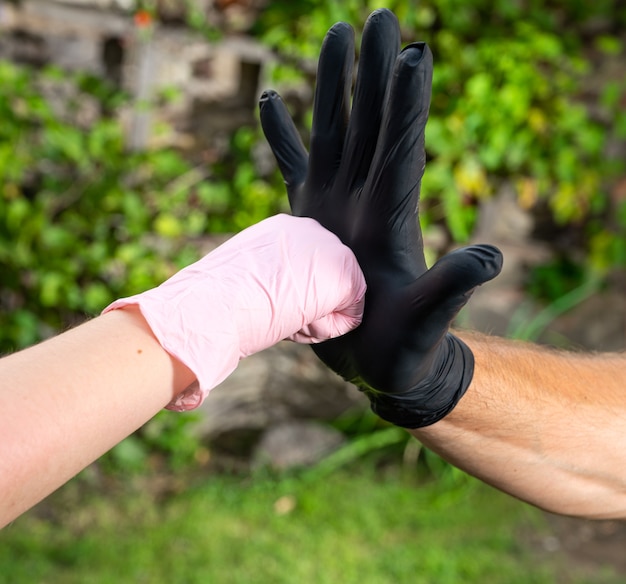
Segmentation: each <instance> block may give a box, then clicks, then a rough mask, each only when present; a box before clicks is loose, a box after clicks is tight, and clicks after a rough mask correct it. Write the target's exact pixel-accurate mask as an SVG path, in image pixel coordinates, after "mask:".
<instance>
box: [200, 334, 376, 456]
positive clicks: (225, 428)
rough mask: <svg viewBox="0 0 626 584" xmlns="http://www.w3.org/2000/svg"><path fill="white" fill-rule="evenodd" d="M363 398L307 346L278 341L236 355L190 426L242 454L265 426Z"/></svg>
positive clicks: (318, 415) (359, 404) (326, 416)
mask: <svg viewBox="0 0 626 584" xmlns="http://www.w3.org/2000/svg"><path fill="white" fill-rule="evenodd" d="M368 404H369V402H368V401H367V398H366V397H365V396H364V395H363V394H361V393H360V392H359V391H358V390H357V389H356V388H355V387H354V386H352V385H351V384H349V383H346V382H345V381H343V380H342V379H341V378H340V377H339V376H337V375H336V374H335V373H333V372H332V371H330V370H329V369H328V368H326V366H324V365H323V364H322V363H321V362H320V361H319V360H318V358H317V357H316V356H315V354H314V353H313V351H312V350H311V349H310V347H307V346H304V345H298V344H296V343H291V342H288V341H284V342H282V343H279V344H278V345H276V346H274V347H271V348H270V349H267V350H265V351H262V352H261V353H257V354H255V355H252V356H250V357H248V358H246V359H244V360H242V361H241V363H240V364H239V367H238V368H237V369H236V370H235V371H234V373H233V374H232V375H231V376H230V377H228V379H226V380H225V381H224V382H223V383H221V384H220V385H219V386H218V387H216V388H215V389H213V390H212V391H211V393H210V394H209V396H208V397H207V399H206V400H205V402H204V403H203V404H202V406H201V407H200V408H199V410H198V411H199V412H200V414H201V420H200V421H199V423H198V425H197V427H196V431H197V432H198V433H199V434H200V436H201V437H202V438H203V439H204V440H206V441H208V442H209V443H210V444H211V445H212V446H213V447H214V448H216V449H218V450H221V451H225V452H227V453H229V454H231V455H239V456H247V455H249V454H250V453H251V452H252V451H253V450H254V448H255V447H256V444H257V442H258V441H259V440H260V439H261V437H262V436H263V435H264V434H265V432H266V431H267V429H268V428H272V427H275V426H277V425H280V424H283V423H286V422H290V423H291V422H294V421H297V420H300V421H302V420H318V421H328V420H333V419H335V418H337V417H338V416H339V415H341V414H343V413H345V412H346V411H348V410H351V409H355V410H356V411H358V410H365V409H366V408H367V407H369V405H368Z"/></svg>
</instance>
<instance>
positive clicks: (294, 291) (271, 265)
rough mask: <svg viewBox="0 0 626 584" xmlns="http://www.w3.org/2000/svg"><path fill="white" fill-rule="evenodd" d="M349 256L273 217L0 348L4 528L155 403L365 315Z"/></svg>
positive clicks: (312, 231)
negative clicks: (140, 286)
mask: <svg viewBox="0 0 626 584" xmlns="http://www.w3.org/2000/svg"><path fill="white" fill-rule="evenodd" d="M364 294H365V280H364V278H363V274H362V272H361V270H360V268H359V265H358V263H357V261H356V258H355V257H354V254H353V253H352V252H351V251H350V250H349V249H348V248H347V247H346V246H345V245H343V244H342V243H341V242H340V241H339V239H338V238H337V237H336V236H335V235H333V234H332V233H330V232H328V231H326V230H325V229H324V228H322V227H321V226H320V225H319V224H318V223H317V222H316V221H314V220H312V219H305V218H297V217H289V216H286V215H277V216H275V217H271V218H269V219H266V220H264V221H261V222H260V223H258V224H256V225H254V226H252V227H250V228H248V229H246V230H244V231H242V232H241V233H239V234H237V235H236V236H234V237H233V238H231V239H230V240H228V241H227V242H226V243H224V244H223V245H221V246H220V247H218V248H217V249H216V250H214V251H213V252H211V253H210V254H209V255H207V256H205V257H204V258H202V259H201V260H200V261H198V262H196V263H195V264H192V265H191V266H188V267H187V268H185V269H184V270H181V271H180V272H178V273H177V274H175V275H174V276H172V277H171V278H170V279H169V280H167V281H166V282H164V283H163V284H161V285H160V286H158V287H157V288H153V289H152V290H148V291H146V292H144V293H142V294H138V295H136V296H132V297H130V298H125V299H121V300H118V301H116V302H115V303H113V304H112V305H111V306H109V307H108V308H107V309H106V310H107V312H106V313H105V314H104V315H102V316H100V317H98V318H95V319H94V320H92V321H90V322H88V323H86V324H84V325H82V326H79V327H77V328H76V329H73V330H70V331H68V332H66V333H64V334H62V335H59V336H58V337H55V338H53V339H50V340H48V341H46V342H44V343H41V344H40V345H37V346H34V347H32V348H30V349H26V350H24V351H21V352H19V353H15V354H14V355H11V356H9V357H5V358H3V359H0V527H1V526H3V525H5V524H6V523H7V522H9V521H11V520H12V519H14V518H15V517H17V516H18V515H19V514H20V513H22V512H23V511H25V510H26V509H28V508H29V507H31V506H32V505H34V504H35V503H37V502H38V501H40V500H41V499H43V498H44V497H45V496H46V495H48V494H49V493H51V492H52V491H53V490H55V489H56V488H57V487H59V486H61V485H62V484H63V483H64V482H65V481H67V480H68V479H70V478H71V477H72V476H74V475H75V474H76V473H77V472H79V471H80V470H81V469H83V468H84V467H85V466H86V465H88V464H89V463H90V462H92V461H94V460H95V459H96V458H98V457H99V456H100V455H101V454H103V453H104V452H106V451H107V450H108V449H109V448H111V447H112V446H114V445H115V444H117V443H118V442H119V441H120V440H122V439H123V438H125V437H126V436H128V435H129V434H130V433H132V432H133V431H135V430H136V429H137V428H139V427H140V426H141V425H142V424H144V423H145V422H147V421H148V420H149V419H150V418H151V417H152V416H154V415H155V414H156V413H157V412H158V411H159V410H160V409H162V408H163V407H165V406H167V407H168V408H170V409H176V410H186V409H192V408H194V407H197V406H198V405H199V404H200V403H201V402H202V400H203V399H204V398H205V397H206V395H207V394H208V392H209V391H210V390H211V389H212V388H213V387H215V386H216V385H218V384H219V383H220V382H221V381H222V380H223V379H225V378H226V377H227V376H228V375H229V374H230V373H232V371H233V370H234V369H235V368H236V367H237V364H238V363H239V360H240V359H242V358H244V357H246V356H248V355H251V354H253V353H256V352H258V351H262V350H263V349H265V348H267V347H270V346H272V345H274V344H275V343H277V342H278V341H280V340H282V339H285V338H291V339H293V340H297V341H301V342H317V341H321V340H326V339H330V338H333V337H336V336H339V335H342V334H345V333H347V332H348V331H350V330H352V329H353V328H354V327H356V326H357V325H358V324H359V322H360V321H361V316H362V313H363V297H364Z"/></svg>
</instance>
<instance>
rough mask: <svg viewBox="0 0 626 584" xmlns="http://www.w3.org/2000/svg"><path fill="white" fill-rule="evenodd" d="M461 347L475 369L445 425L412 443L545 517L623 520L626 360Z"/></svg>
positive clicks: (476, 341)
mask: <svg viewBox="0 0 626 584" xmlns="http://www.w3.org/2000/svg"><path fill="white" fill-rule="evenodd" d="M461 337H462V338H463V340H464V341H465V342H466V343H467V344H468V346H469V347H470V348H471V350H472V352H473V353H474V356H475V360H476V363H475V371H474V378H473V381H472V383H471V385H470V387H469V389H468V391H467V393H466V394H465V396H464V397H463V398H462V399H461V401H460V402H459V404H458V405H457V407H456V408H455V409H454V410H453V411H452V412H451V413H450V414H449V415H448V416H447V417H445V418H444V419H443V420H441V421H439V422H437V423H436V424H433V425H432V426H427V427H424V428H420V429H417V430H412V431H411V433H412V434H413V435H414V436H415V437H416V438H418V439H419V440H420V441H421V442H422V443H423V444H424V445H426V446H427V447H428V448H430V449H432V450H433V451H435V452H437V453H438V454H439V455H441V456H442V457H443V458H445V459H446V460H448V461H449V462H451V463H452V464H454V465H455V466H458V467H459V468H461V469H463V470H465V471H467V472H468V473H470V474H472V475H474V476H476V477H478V478H480V479H481V480H483V481H485V482H487V483H490V484H491V485H493V486H495V487H497V488H499V489H501V490H503V491H505V492H507V493H510V494H511V495H514V496H516V497H518V498H520V499H522V500H524V501H527V502H530V503H532V504H534V505H537V506H539V507H541V508H544V509H546V510H549V511H552V512H555V513H561V514H565V515H575V516H582V517H587V518H598V519H601V518H626V355H624V354H579V353H566V352H557V351H553V350H550V349H546V348H543V347H538V346H534V345H531V344H526V343H518V342H515V341H508V340H504V339H499V338H496V337H489V336H483V335H478V334H471V335H461Z"/></svg>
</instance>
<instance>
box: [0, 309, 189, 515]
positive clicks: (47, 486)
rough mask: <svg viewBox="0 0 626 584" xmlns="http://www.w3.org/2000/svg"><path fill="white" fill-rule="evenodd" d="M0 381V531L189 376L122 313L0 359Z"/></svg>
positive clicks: (134, 313) (141, 323)
mask: <svg viewBox="0 0 626 584" xmlns="http://www.w3.org/2000/svg"><path fill="white" fill-rule="evenodd" d="M95 349H97V350H95ZM0 379H1V380H2V386H1V387H0V411H2V424H1V425H0V444H1V445H2V446H1V453H0V527H3V526H5V525H6V524H7V523H9V522H10V521H12V520H13V519H15V518H16V517H17V516H18V515H20V514H21V513H23V512H24V511H26V510H27V509H28V508H30V507H32V506H33V505H35V504H36V503H38V502H39V501H40V500H42V499H43V498H44V497H46V496H47V495H49V494H50V493H51V492H53V491H54V490H56V489H57V488H58V487H60V486H61V485H62V484H63V483H65V482H66V481H68V480H69V479H70V478H71V477H73V476H74V475H75V474H77V473H78V472H80V471H81V470H82V469H83V468H85V467H86V466H87V465H88V464H90V463H91V462H93V461H94V460H96V459H97V458H98V457H99V456H101V455H102V454H104V453H105V452H106V451H107V450H109V449H110V448H112V447H113V446H114V445H115V444H117V443H118V442H120V441H121V440H122V439H124V438H125V437H127V436H128V435H129V434H131V433H132V432H134V431H135V430H137V429H138V428H139V427H140V426H142V425H143V424H144V423H145V422H147V421H148V420H149V419H150V418H152V417H153V416H154V415H155V414H156V413H157V412H159V411H160V410H161V409H162V408H163V407H164V406H165V405H166V404H168V403H169V402H170V400H172V398H173V397H174V396H176V395H177V394H179V393H180V392H181V391H183V390H184V389H185V388H186V387H187V386H189V385H190V384H191V383H192V382H193V381H194V380H195V376H194V374H193V373H192V372H191V371H190V370H189V369H188V368H187V367H186V366H185V365H183V364H182V363H181V362H179V361H177V360H176V359H174V358H173V357H172V356H170V355H169V354H168V353H167V352H166V351H164V350H163V348H162V347H161V345H160V344H159V343H158V342H157V340H156V338H155V337H154V336H153V334H152V332H151V330H150V328H149V327H148V325H147V324H146V321H145V320H144V318H143V317H142V316H141V314H140V313H139V311H138V310H137V309H136V308H134V307H128V308H125V309H123V310H115V311H112V312H110V313H107V314H104V315H102V316H99V317H97V318H94V319H93V320H91V321H89V322H87V323H85V324H83V325H80V326H78V327H76V328H74V329H72V330H69V331H67V332H65V333H63V334H61V335H59V336H57V337H54V338H52V339H50V340H48V341H45V342H43V343H41V344H39V345H35V346H33V347H30V348H28V349H25V350H23V351H20V352H18V353H15V354H13V355H10V356H8V357H4V358H3V359H0Z"/></svg>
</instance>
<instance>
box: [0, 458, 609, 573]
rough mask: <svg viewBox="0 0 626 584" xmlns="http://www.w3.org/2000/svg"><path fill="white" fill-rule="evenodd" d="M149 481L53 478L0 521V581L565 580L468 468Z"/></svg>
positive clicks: (502, 499) (537, 517) (522, 522)
mask: <svg viewBox="0 0 626 584" xmlns="http://www.w3.org/2000/svg"><path fill="white" fill-rule="evenodd" d="M159 481H163V477H156V476H155V477H146V476H144V477H141V478H135V479H133V480H128V481H124V482H123V483H121V484H120V483H119V482H114V483H113V486H109V488H106V489H105V488H103V487H102V484H100V485H99V486H98V488H90V487H89V481H87V480H85V478H84V477H83V478H80V479H78V480H75V481H73V482H71V483H70V484H68V485H66V487H64V488H63V489H61V490H60V491H59V492H58V493H56V494H55V495H54V496H53V497H52V498H51V499H50V500H49V501H48V502H46V503H44V504H43V505H40V506H39V507H38V508H35V509H34V510H32V511H31V512H29V513H28V514H26V515H24V516H22V517H21V518H20V519H18V520H17V521H15V522H14V523H13V524H12V525H10V526H8V527H7V528H5V529H4V530H3V531H1V532H0V582H2V583H7V584H9V583H10V584H21V583H42V584H43V583H46V584H55V583H59V584H61V583H62V584H72V583H76V584H79V583H80V584H89V583H94V584H95V583H98V584H105V583H111V584H120V583H126V582H132V583H144V582H145V583H150V584H159V583H166V582H167V583H168V584H171V583H175V584H177V583H185V584H186V583H189V584H192V583H196V582H198V583H200V582H202V583H217V584H222V583H224V584H236V583H241V584H244V583H245V584H251V583H252V584H264V583H268V584H269V583H271V584H281V583H290V584H293V583H297V584H301V583H304V584H308V583H311V584H325V583H333V584H334V583H340V584H385V583H390V584H391V583H393V584H398V583H404V582H407V583H409V582H410V583H411V584H421V583H424V584H426V583H429V584H431V583H436V584H451V583H466V582H480V583H481V584H491V583H493V584H495V583H502V584H516V583H519V584H533V583H537V584H538V583H554V582H563V581H564V580H563V579H562V578H559V576H558V573H559V562H558V561H554V560H552V559H550V560H546V559H541V560H539V559H538V556H537V555H536V554H535V552H534V551H533V550H532V549H531V548H530V546H529V545H528V544H526V543H524V541H525V539H524V538H523V537H521V534H522V533H524V532H528V530H533V531H534V532H536V531H541V529H543V527H542V526H543V519H542V516H541V514H540V513H539V512H538V511H536V510H534V509H531V508H530V507H528V506H526V505H524V504H522V503H519V502H517V501H515V500H513V499H511V498H509V497H507V496H505V495H502V494H500V493H498V492H496V491H493V490H491V489H490V488H488V487H486V486H484V485H482V484H479V483H478V482H477V481H474V480H472V479H469V478H463V479H461V480H458V479H457V480H455V481H454V482H453V483H452V484H447V486H445V488H444V487H442V485H441V482H439V483H437V482H433V481H424V480H423V479H419V478H418V477H416V476H415V475H414V474H411V473H407V472H406V471H402V470H401V469H398V468H392V469H386V470H384V471H380V470H374V469H373V468H372V467H371V466H363V465H361V466H359V467H356V468H350V469H343V470H341V471H337V472H334V473H318V474H315V473H313V474H308V475H305V476H295V475H292V476H287V477H285V476H283V477H269V476H255V477H232V476H221V475H217V476H215V475H211V476H209V477H205V478H198V477H195V478H194V479H189V483H190V484H184V483H185V482H186V480H185V481H183V480H182V479H180V480H179V479H174V480H173V481H172V480H169V482H168V481H167V480H166V481H165V483H164V484H165V485H166V487H165V488H163V484H162V485H160V486H155V485H156V483H157V482H159ZM105 482H106V481H105ZM601 581H602V582H607V583H609V582H617V580H611V579H610V577H607V579H605V580H601ZM567 582H568V583H570V582H576V583H577V584H578V583H582V582H585V580H582V579H579V580H576V579H573V580H572V579H568V580H567ZM589 582H591V580H589ZM593 582H594V584H598V582H600V580H598V578H594V579H593Z"/></svg>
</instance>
